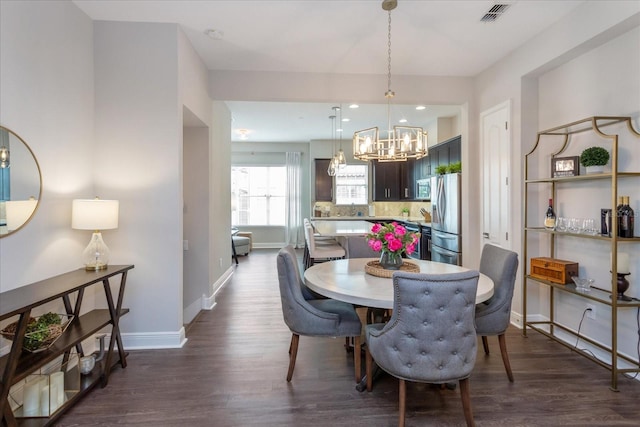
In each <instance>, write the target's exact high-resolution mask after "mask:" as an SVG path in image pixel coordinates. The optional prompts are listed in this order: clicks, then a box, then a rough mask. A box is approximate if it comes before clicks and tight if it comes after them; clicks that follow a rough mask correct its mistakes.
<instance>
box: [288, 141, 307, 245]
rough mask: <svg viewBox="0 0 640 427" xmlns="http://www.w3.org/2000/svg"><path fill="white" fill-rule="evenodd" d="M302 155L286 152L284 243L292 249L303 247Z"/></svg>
mask: <svg viewBox="0 0 640 427" xmlns="http://www.w3.org/2000/svg"><path fill="white" fill-rule="evenodd" d="M301 157H302V153H296V152H287V191H286V194H285V200H286V215H287V217H286V222H285V243H286V244H291V245H293V247H294V248H301V247H303V246H304V234H303V229H302V203H301V200H300V198H301V194H300V190H301V185H300V175H301V170H300V163H301V161H300V158H301Z"/></svg>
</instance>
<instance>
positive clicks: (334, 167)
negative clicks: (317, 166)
mask: <svg viewBox="0 0 640 427" xmlns="http://www.w3.org/2000/svg"><path fill="white" fill-rule="evenodd" d="M334 108H335V107H334ZM329 119H330V120H331V161H330V162H329V168H327V174H329V176H336V172H337V169H338V161H337V158H336V156H335V155H334V153H335V131H336V115H335V114H332V115H330V116H329Z"/></svg>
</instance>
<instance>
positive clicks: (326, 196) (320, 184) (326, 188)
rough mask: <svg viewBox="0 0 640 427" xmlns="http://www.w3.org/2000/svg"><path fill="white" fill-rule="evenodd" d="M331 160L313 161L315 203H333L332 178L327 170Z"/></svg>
mask: <svg viewBox="0 0 640 427" xmlns="http://www.w3.org/2000/svg"><path fill="white" fill-rule="evenodd" d="M330 162H331V159H315V189H316V201H317V202H331V201H333V177H331V176H329V174H328V173H327V170H328V169H329V163H330Z"/></svg>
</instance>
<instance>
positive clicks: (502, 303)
mask: <svg viewBox="0 0 640 427" xmlns="http://www.w3.org/2000/svg"><path fill="white" fill-rule="evenodd" d="M517 271H518V254H517V253H515V252H512V251H509V250H506V249H502V248H500V247H498V246H494V245H485V246H484V248H482V256H481V257H480V272H481V273H482V274H484V275H486V276H489V278H491V280H493V285H494V292H493V296H492V297H491V298H490V299H489V301H487V302H486V303H484V304H479V305H478V308H477V313H476V327H477V329H478V335H498V334H502V333H504V331H506V330H507V327H508V326H509V320H510V318H511V300H512V299H513V288H514V286H515V282H516V272H517Z"/></svg>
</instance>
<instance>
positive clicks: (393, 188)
mask: <svg viewBox="0 0 640 427" xmlns="http://www.w3.org/2000/svg"><path fill="white" fill-rule="evenodd" d="M371 165H372V167H373V200H374V201H377V202H382V201H390V200H400V168H399V164H398V162H377V161H373V162H371Z"/></svg>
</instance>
